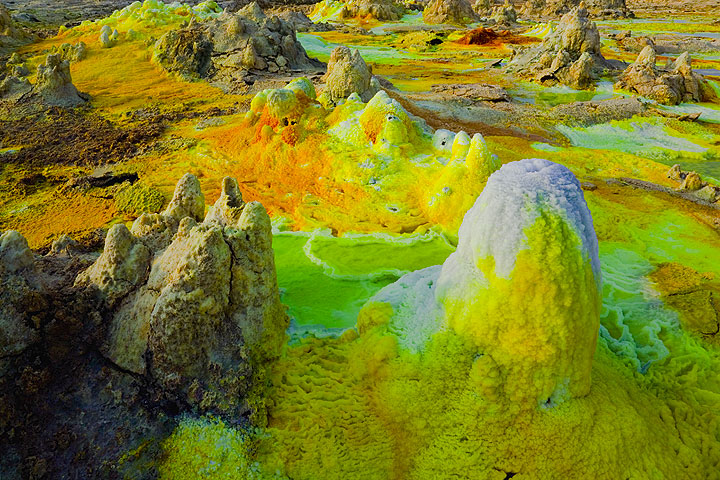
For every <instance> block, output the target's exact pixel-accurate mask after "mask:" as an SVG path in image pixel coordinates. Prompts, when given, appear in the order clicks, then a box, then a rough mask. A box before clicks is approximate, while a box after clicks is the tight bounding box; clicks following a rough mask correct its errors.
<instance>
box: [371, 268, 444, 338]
mask: <svg viewBox="0 0 720 480" xmlns="http://www.w3.org/2000/svg"><path fill="white" fill-rule="evenodd" d="M441 268H442V265H435V266H432V267H427V268H423V269H422V270H417V271H415V272H412V273H408V274H407V275H404V276H403V277H401V278H400V279H399V280H398V281H397V282H395V283H391V284H390V285H388V286H387V287H385V288H383V289H382V290H380V291H379V292H378V293H376V294H375V296H373V297H372V298H371V299H370V300H369V302H368V303H371V302H379V303H389V304H390V305H392V306H393V317H392V320H391V322H390V324H389V325H388V331H389V332H390V333H392V334H394V335H395V336H396V337H397V339H398V344H399V345H400V346H401V347H402V348H405V349H407V350H409V351H411V352H418V351H420V350H422V349H423V347H424V346H425V342H426V341H427V340H428V339H429V338H430V337H431V336H432V334H433V333H435V332H437V331H438V330H440V329H441V327H442V317H441V316H440V314H441V313H442V312H441V310H440V306H439V304H438V303H437V302H436V301H435V295H434V294H433V292H434V290H435V282H436V280H437V278H438V276H439V275H440V269H441Z"/></svg>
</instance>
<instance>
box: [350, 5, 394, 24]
mask: <svg viewBox="0 0 720 480" xmlns="http://www.w3.org/2000/svg"><path fill="white" fill-rule="evenodd" d="M404 14H405V8H404V7H403V6H402V5H400V4H399V3H397V2H395V1H394V0H349V1H348V2H347V3H346V4H345V11H344V12H343V15H342V16H343V17H357V18H368V17H372V18H375V19H377V20H380V21H389V22H393V21H396V20H400V19H401V18H402V16H403V15H404Z"/></svg>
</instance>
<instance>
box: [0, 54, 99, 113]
mask: <svg viewBox="0 0 720 480" xmlns="http://www.w3.org/2000/svg"><path fill="white" fill-rule="evenodd" d="M20 67H24V66H23V65H19V66H18V68H15V71H16V73H17V75H18V76H14V75H10V76H7V77H5V79H4V80H3V81H2V82H1V83H0V99H2V100H5V101H10V102H17V101H19V100H21V99H26V100H27V101H30V102H36V103H41V104H44V105H50V106H59V107H76V106H78V105H82V104H83V103H85V102H86V101H87V98H88V97H87V96H86V95H84V94H81V93H80V92H78V90H77V88H75V85H73V83H72V77H71V75H70V62H69V61H67V60H63V59H62V57H61V54H51V55H48V56H47V58H46V60H45V63H44V64H40V65H38V68H37V81H36V83H35V85H32V84H31V83H30V82H29V81H28V80H27V79H26V78H23V77H24V76H25V75H23V74H25V73H26V72H24V71H23V70H22V68H20Z"/></svg>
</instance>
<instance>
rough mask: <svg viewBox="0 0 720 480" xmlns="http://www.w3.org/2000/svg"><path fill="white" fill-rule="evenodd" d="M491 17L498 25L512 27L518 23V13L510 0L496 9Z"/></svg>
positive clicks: (506, 0)
mask: <svg viewBox="0 0 720 480" xmlns="http://www.w3.org/2000/svg"><path fill="white" fill-rule="evenodd" d="M491 16H492V20H493V21H494V22H495V24H497V25H512V24H514V23H515V22H516V21H517V12H516V11H515V8H514V7H513V6H512V5H511V4H510V2H509V0H505V3H504V4H503V5H500V6H498V7H495V8H494V9H493V11H492V15H491Z"/></svg>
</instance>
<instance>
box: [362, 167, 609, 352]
mask: <svg viewBox="0 0 720 480" xmlns="http://www.w3.org/2000/svg"><path fill="white" fill-rule="evenodd" d="M548 210H549V211H551V212H554V213H556V214H557V215H560V216H562V218H564V219H565V220H566V221H567V222H568V225H569V226H570V227H571V228H572V229H573V230H574V231H575V233H576V234H577V236H578V238H579V239H580V242H581V245H580V248H581V249H582V255H583V257H585V258H587V259H589V261H590V262H591V265H592V269H593V273H594V275H595V279H596V282H597V286H598V289H599V288H600V286H601V276H600V260H599V257H598V243H597V238H596V236H595V233H594V228H593V223H592V217H591V216H590V212H589V210H588V208H587V204H586V203H585V198H584V197H583V193H582V189H581V188H580V183H579V182H578V180H577V179H576V178H575V176H574V175H573V174H572V172H570V170H568V169H567V168H566V167H564V166H562V165H558V164H556V163H552V162H550V161H548V160H542V159H526V160H521V161H519V162H511V163H508V164H506V165H504V166H503V167H502V168H501V169H500V170H498V171H497V172H495V173H493V174H492V175H491V176H490V179H489V180H488V183H487V185H486V187H485V189H484V190H483V192H482V194H481V195H480V196H479V197H478V199H477V201H476V202H475V205H474V206H473V207H472V208H471V209H470V210H469V211H468V213H467V214H466V215H465V218H464V219H463V223H462V226H461V227H460V232H459V239H460V240H459V244H458V249H457V250H456V251H455V252H454V253H453V254H452V255H450V257H449V258H448V259H447V260H446V261H445V263H444V264H443V265H441V266H440V265H438V266H435V267H429V268H426V269H423V270H419V271H416V272H413V273H410V274H408V275H405V276H404V277H402V278H401V279H400V280H398V281H397V282H395V283H393V284H391V285H388V286H387V287H385V288H383V289H382V290H381V291H380V292H378V293H377V294H376V295H375V296H374V297H373V298H372V299H370V302H384V303H388V304H390V305H392V307H393V316H392V319H391V321H390V324H389V325H388V330H389V331H391V332H393V333H395V334H396V335H397V336H398V342H399V344H400V345H401V346H402V347H404V348H406V349H408V350H411V351H418V350H422V348H423V346H424V344H425V342H426V341H427V340H428V339H429V338H430V336H431V335H432V334H433V333H435V332H437V331H438V330H440V329H442V328H443V327H444V324H445V323H444V321H443V314H442V307H441V302H440V301H439V300H441V299H443V298H445V297H446V296H447V293H448V292H450V291H455V292H458V291H467V292H477V291H479V290H480V289H482V288H487V287H488V281H487V279H486V278H485V277H484V275H483V273H482V272H481V271H480V270H479V269H478V267H477V265H478V261H479V260H481V259H483V258H486V257H488V256H492V257H493V258H494V259H495V273H496V275H498V276H500V277H504V278H508V277H509V276H510V274H511V273H512V271H513V268H514V266H515V260H516V258H517V254H518V252H520V251H521V250H523V249H526V248H528V246H527V238H526V236H525V233H524V232H525V230H526V229H527V228H528V227H530V226H531V225H533V223H534V222H535V220H536V219H537V218H538V216H539V215H540V212H541V211H548Z"/></svg>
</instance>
